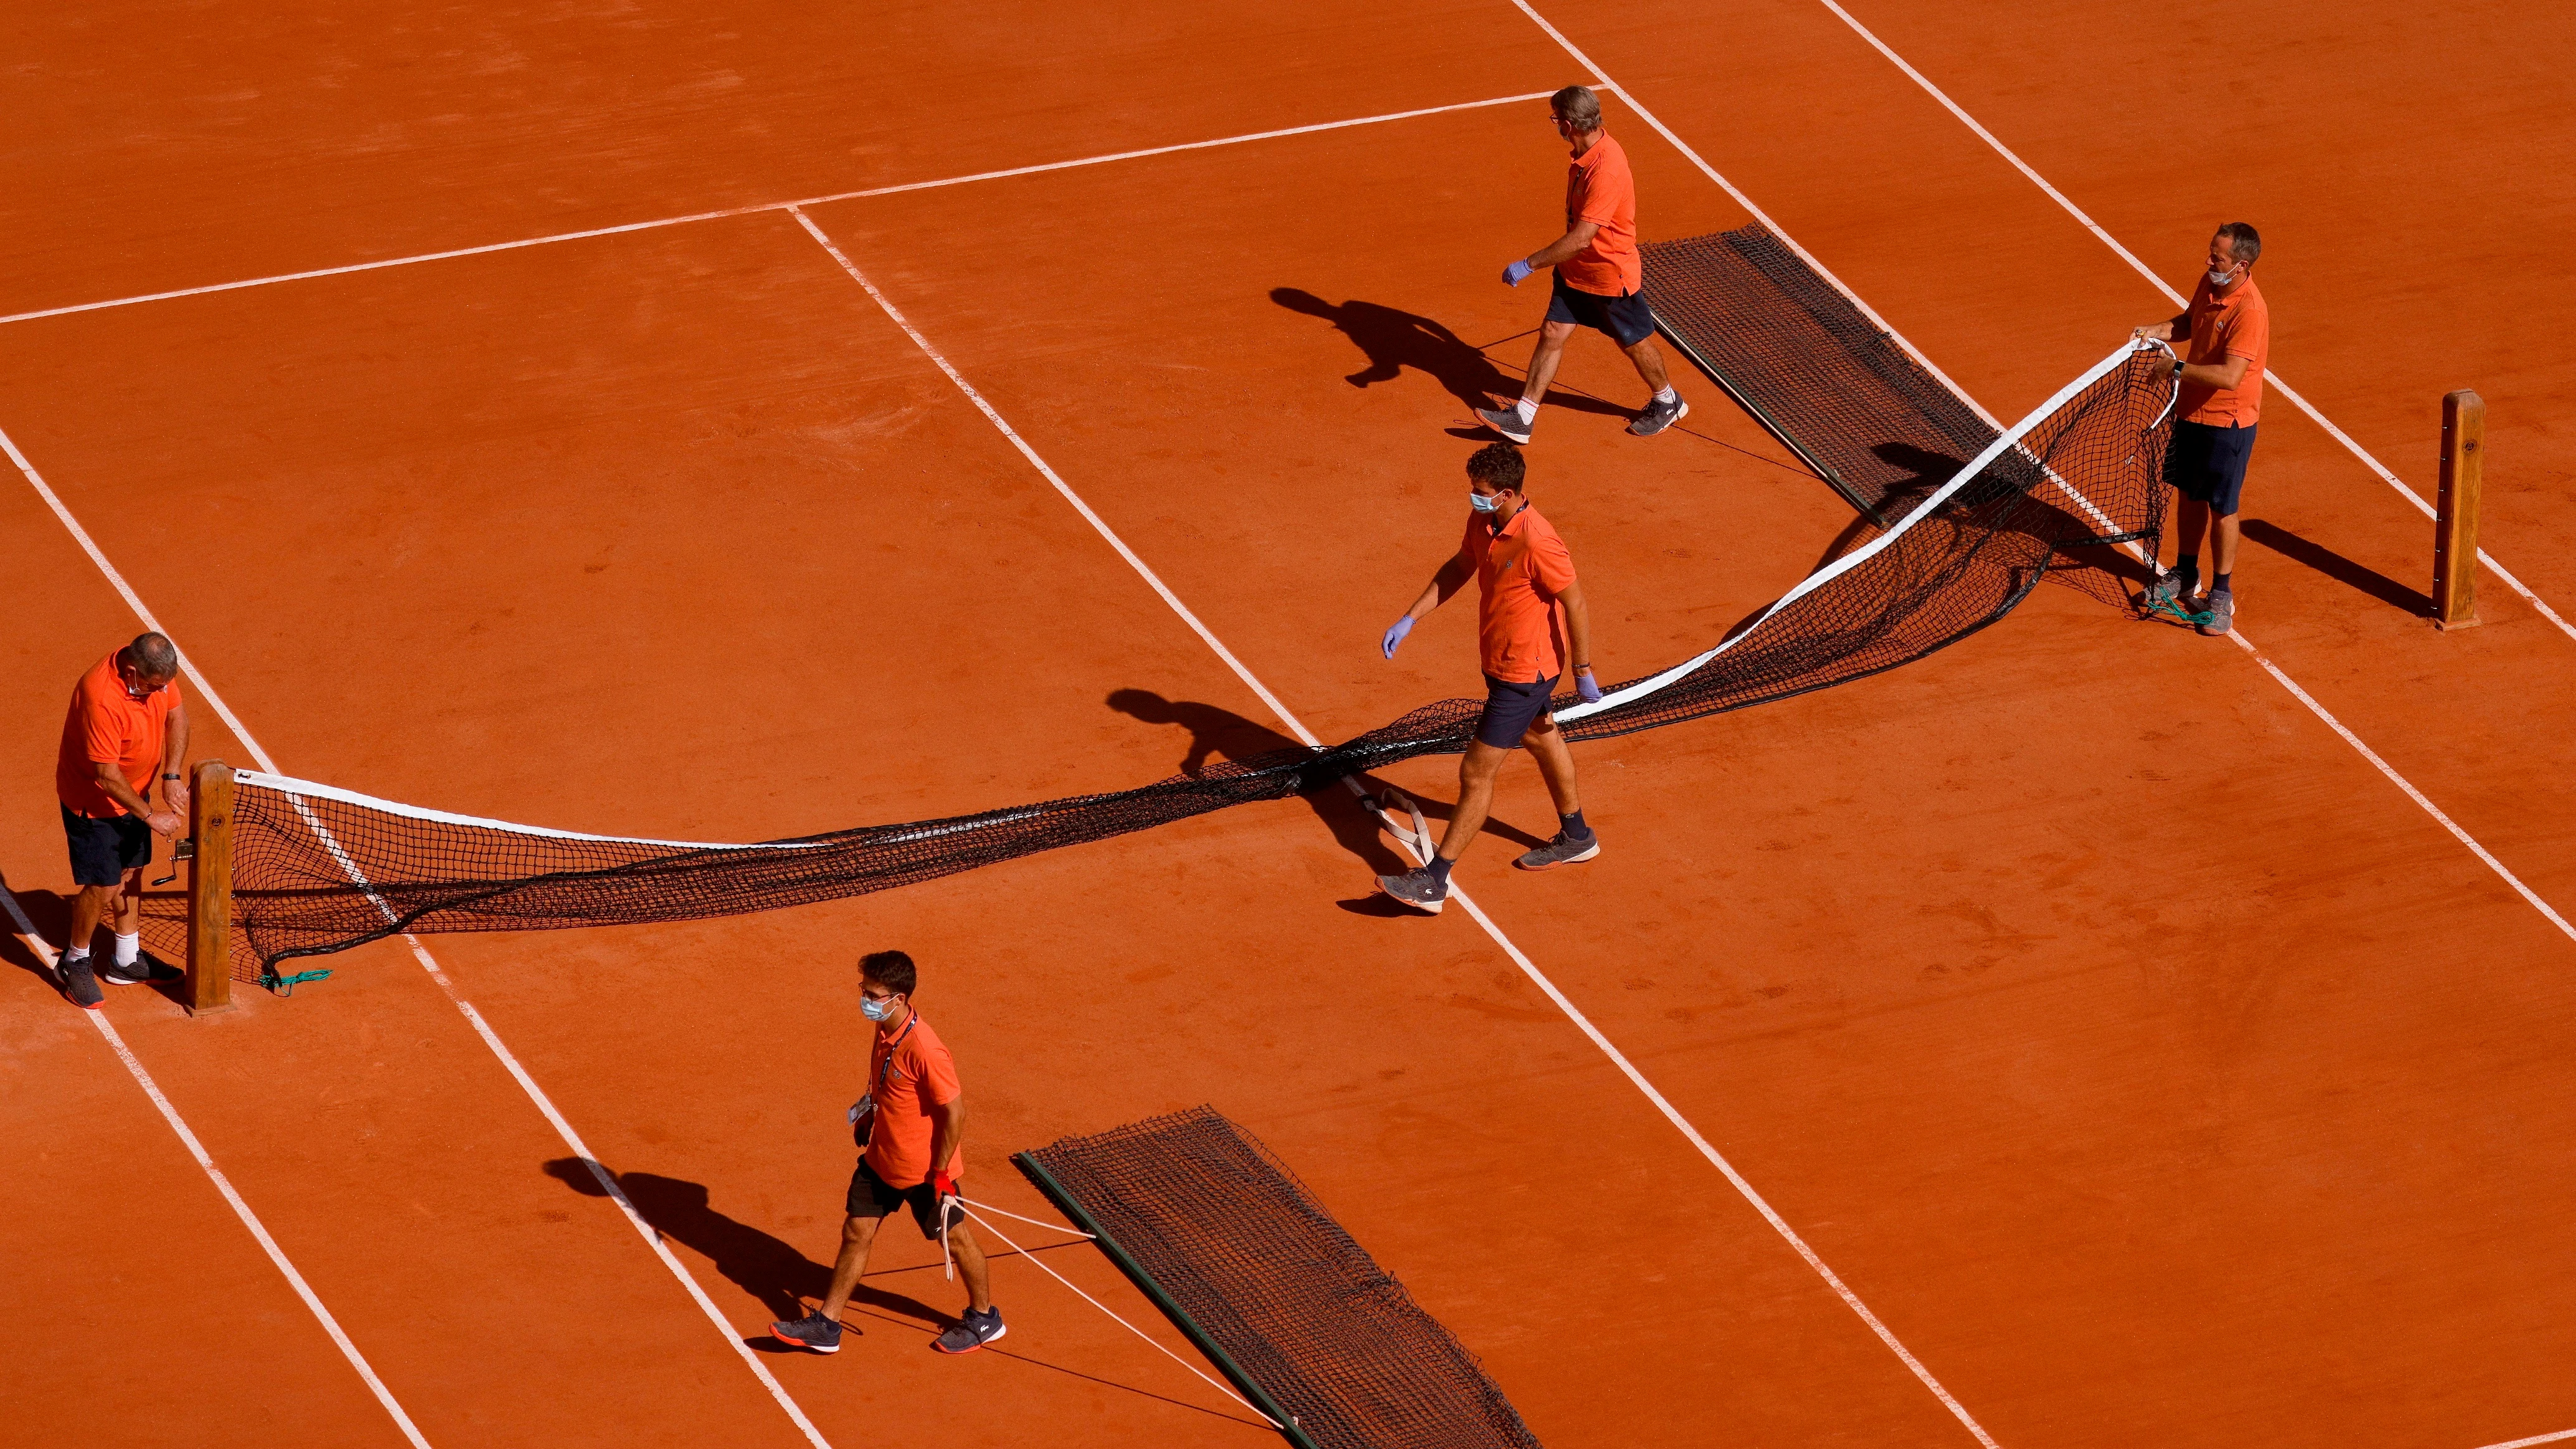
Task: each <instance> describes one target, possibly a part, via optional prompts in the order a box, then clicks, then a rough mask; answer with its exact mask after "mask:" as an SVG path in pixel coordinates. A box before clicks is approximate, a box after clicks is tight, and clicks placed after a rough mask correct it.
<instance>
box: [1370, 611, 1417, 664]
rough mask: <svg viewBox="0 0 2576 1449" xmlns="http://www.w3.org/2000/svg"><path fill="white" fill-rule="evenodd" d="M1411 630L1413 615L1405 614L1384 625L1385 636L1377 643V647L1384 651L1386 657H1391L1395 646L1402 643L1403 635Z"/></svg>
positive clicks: (1393, 655)
mask: <svg viewBox="0 0 2576 1449" xmlns="http://www.w3.org/2000/svg"><path fill="white" fill-rule="evenodd" d="M1412 632H1413V616H1412V615H1411V614H1407V615H1405V616H1404V617H1403V618H1401V619H1398V620H1396V621H1395V622H1394V623H1392V624H1389V625H1387V626H1386V638H1385V639H1384V640H1383V641H1381V642H1380V643H1379V645H1378V647H1379V648H1380V649H1383V650H1385V651H1386V657H1387V658H1389V659H1393V658H1394V657H1395V646H1396V645H1398V644H1401V643H1403V642H1404V636H1405V635H1407V634H1410V633H1412Z"/></svg>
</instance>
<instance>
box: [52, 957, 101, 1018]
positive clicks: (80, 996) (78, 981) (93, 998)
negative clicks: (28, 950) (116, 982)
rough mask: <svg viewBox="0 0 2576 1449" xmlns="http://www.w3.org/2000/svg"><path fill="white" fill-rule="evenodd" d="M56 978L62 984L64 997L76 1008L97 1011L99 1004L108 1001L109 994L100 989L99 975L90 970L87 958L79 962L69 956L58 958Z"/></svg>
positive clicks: (55, 968)
mask: <svg viewBox="0 0 2576 1449" xmlns="http://www.w3.org/2000/svg"><path fill="white" fill-rule="evenodd" d="M54 976H55V978H56V979H58V980H60V981H61V982H62V984H63V995H64V996H65V997H66V998H68V999H69V1000H70V1001H71V1004H72V1005H74V1006H79V1007H86V1008H87V1009H89V1010H91V1011H96V1010H98V1008H99V1003H101V1002H103V1001H105V1000H107V993H106V992H104V991H101V990H99V989H98V973H97V972H95V971H92V970H91V969H90V960H89V958H88V957H87V956H83V957H81V958H79V959H78V960H74V959H73V958H71V957H69V956H63V957H58V958H57V959H56V960H55V963H54Z"/></svg>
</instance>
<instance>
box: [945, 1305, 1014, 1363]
mask: <svg viewBox="0 0 2576 1449" xmlns="http://www.w3.org/2000/svg"><path fill="white" fill-rule="evenodd" d="M1008 1332H1010V1330H1009V1329H1007V1328H1004V1327H1003V1326H1002V1310H1001V1309H999V1308H987V1309H985V1310H984V1311H983V1312H981V1313H978V1312H976V1311H975V1310H973V1309H971V1308H970V1309H968V1310H966V1316H965V1317H963V1318H961V1319H959V1320H957V1326H956V1327H955V1328H952V1329H950V1330H948V1331H947V1332H946V1333H943V1334H941V1335H939V1337H938V1338H937V1339H936V1340H934V1341H933V1342H932V1343H931V1345H930V1346H931V1347H932V1348H935V1349H937V1350H938V1351H940V1352H941V1353H973V1352H974V1351H975V1350H977V1349H979V1348H982V1347H983V1346H984V1345H986V1344H988V1343H993V1342H996V1341H998V1340H999V1339H1000V1338H1001V1336H1002V1335H1003V1334H1006V1333H1008Z"/></svg>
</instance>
